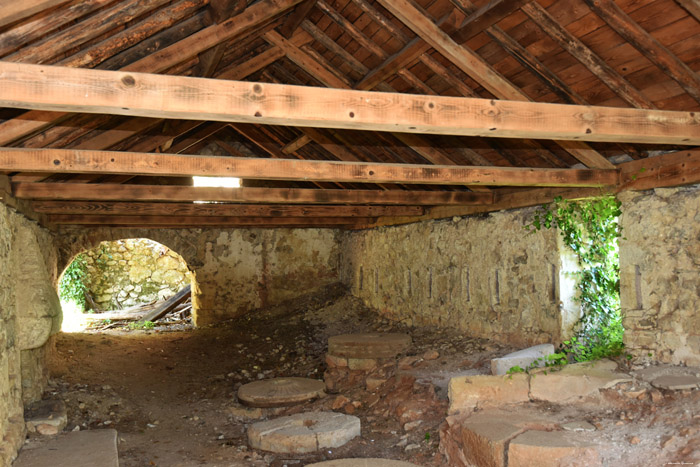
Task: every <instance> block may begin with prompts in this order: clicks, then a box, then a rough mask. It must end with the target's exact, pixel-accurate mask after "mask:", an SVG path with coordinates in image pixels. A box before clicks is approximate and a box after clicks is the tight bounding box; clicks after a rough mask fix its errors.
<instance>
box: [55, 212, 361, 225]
mask: <svg viewBox="0 0 700 467" xmlns="http://www.w3.org/2000/svg"><path fill="white" fill-rule="evenodd" d="M47 219H48V222H50V223H52V224H55V225H67V224H75V225H143V226H159V225H160V226H177V227H180V228H184V227H190V228H191V227H215V226H221V227H226V226H266V225H270V226H280V227H283V226H290V225H293V226H309V227H313V226H317V225H324V226H326V225H352V224H358V223H364V222H374V221H375V219H374V218H368V217H355V218H352V217H328V218H320V217H281V218H274V217H231V216H216V217H204V216H179V217H173V216H104V215H95V216H93V215H82V214H52V215H49V216H47Z"/></svg>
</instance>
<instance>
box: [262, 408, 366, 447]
mask: <svg viewBox="0 0 700 467" xmlns="http://www.w3.org/2000/svg"><path fill="white" fill-rule="evenodd" d="M356 436H360V419H359V418H357V417H353V416H352V415H345V414H341V413H336V412H309V413H298V414H295V415H290V416H288V417H281V418H276V419H274V420H268V421H265V422H258V423H254V424H252V425H251V426H250V428H248V443H249V444H250V446H251V447H252V448H255V449H262V450H264V451H271V452H280V453H288V454H289V453H293V454H299V453H306V452H315V451H318V450H321V449H326V448H337V447H339V446H342V445H344V444H345V443H347V442H348V441H350V440H351V439H353V438H355V437H356Z"/></svg>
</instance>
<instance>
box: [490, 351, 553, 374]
mask: <svg viewBox="0 0 700 467" xmlns="http://www.w3.org/2000/svg"><path fill="white" fill-rule="evenodd" d="M553 353H554V346H553V345H552V344H541V345H535V346H533V347H528V348H527V349H523V350H518V351H517V352H513V353H509V354H508V355H504V356H503V357H499V358H494V359H493V360H491V374H493V375H505V374H506V373H508V370H510V369H511V368H512V367H514V366H519V367H520V368H522V369H525V368H527V367H528V366H530V365H531V364H532V363H533V362H534V361H535V360H537V359H538V358H542V359H543V361H541V362H540V363H539V364H538V366H540V367H541V366H544V363H545V362H544V358H545V357H546V356H547V355H551V354H553Z"/></svg>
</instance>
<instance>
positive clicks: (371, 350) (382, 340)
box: [328, 332, 411, 358]
mask: <svg viewBox="0 0 700 467" xmlns="http://www.w3.org/2000/svg"><path fill="white" fill-rule="evenodd" d="M410 345H411V336H409V335H408V334H400V333H378V332H377V333H365V334H341V335H339V336H333V337H330V338H329V339H328V353H329V354H331V355H335V356H337V357H347V358H393V357H395V356H396V355H398V354H400V353H401V352H403V351H405V350H406V349H408V347H409V346H410Z"/></svg>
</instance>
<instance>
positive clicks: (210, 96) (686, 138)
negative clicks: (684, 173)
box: [0, 62, 700, 145]
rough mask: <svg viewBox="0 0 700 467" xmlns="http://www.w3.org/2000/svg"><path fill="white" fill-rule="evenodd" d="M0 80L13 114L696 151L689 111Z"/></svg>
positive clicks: (177, 84)
mask: <svg viewBox="0 0 700 467" xmlns="http://www.w3.org/2000/svg"><path fill="white" fill-rule="evenodd" d="M0 77H1V78H2V80H1V81H0V105H2V106H4V107H14V108H32V109H42V110H62V111H70V112H86V113H102V114H104V113H108V114H115V115H136V116H144V117H158V118H175V119H195V120H216V121H228V122H243V123H257V124H271V125H289V126H311V127H322V128H345V129H362V130H374V131H396V132H405V133H430V134H453V135H462V136H487V137H506V138H512V137H516V138H526V139H553V140H578V141H606V142H630V143H659V144H666V143H668V144H683V145H695V144H699V143H700V113H698V112H677V111H662V110H647V109H622V108H613V107H594V106H577V105H563V104H545V103H537V102H523V101H496V100H489V99H476V98H468V97H444V96H421V95H411V94H400V93H383V92H370V91H353V90H345V89H319V88H315V87H307V86H289V85H281V84H269V83H250V82H240V81H235V82H234V81H223V82H222V81H219V80H213V79H202V78H189V77H180V76H166V75H156V74H146V73H125V72H115V71H105V70H85V69H76V68H64V67H52V66H43V65H28V64H20V63H2V62H0ZM183 90H186V92H183Z"/></svg>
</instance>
